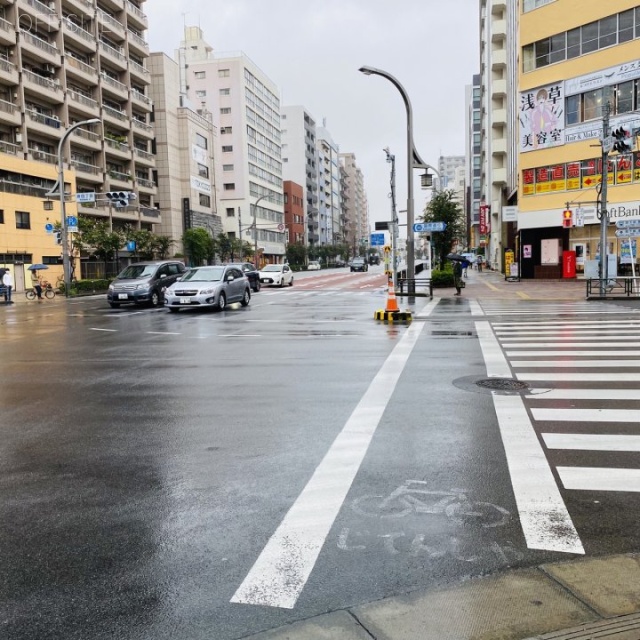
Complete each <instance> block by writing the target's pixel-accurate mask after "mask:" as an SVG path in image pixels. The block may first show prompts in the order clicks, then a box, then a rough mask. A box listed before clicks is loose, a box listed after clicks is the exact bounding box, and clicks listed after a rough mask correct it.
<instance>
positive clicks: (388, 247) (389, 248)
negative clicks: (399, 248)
mask: <svg viewBox="0 0 640 640" xmlns="http://www.w3.org/2000/svg"><path fill="white" fill-rule="evenodd" d="M390 251H391V247H390V246H389V245H385V247H384V252H385V253H390Z"/></svg>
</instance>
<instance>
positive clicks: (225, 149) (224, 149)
mask: <svg viewBox="0 0 640 640" xmlns="http://www.w3.org/2000/svg"><path fill="white" fill-rule="evenodd" d="M232 151H233V146H232V145H226V146H223V147H222V153H231V152H232Z"/></svg>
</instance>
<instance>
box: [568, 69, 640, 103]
mask: <svg viewBox="0 0 640 640" xmlns="http://www.w3.org/2000/svg"><path fill="white" fill-rule="evenodd" d="M636 78H640V60H632V61H631V62H625V63H624V64H619V65H616V66H615V67H609V68H608V69H601V70H600V71H596V72H594V73H587V74H585V75H583V76H578V77H577V78H571V80H565V81H564V93H565V95H566V96H574V95H576V94H579V93H584V92H585V91H592V90H593V89H600V88H602V87H607V86H609V85H612V84H618V83H620V82H626V81H627V80H635V79H636Z"/></svg>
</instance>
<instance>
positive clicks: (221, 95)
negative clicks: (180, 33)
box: [177, 27, 285, 262]
mask: <svg viewBox="0 0 640 640" xmlns="http://www.w3.org/2000/svg"><path fill="white" fill-rule="evenodd" d="M184 33H185V37H184V40H183V41H182V43H181V45H180V50H179V51H178V53H177V59H178V61H179V64H180V65H181V68H182V69H183V73H184V83H185V84H184V89H185V92H186V94H187V96H188V97H189V100H190V101H191V102H192V103H193V104H194V105H196V107H198V105H199V109H206V110H207V111H208V112H210V113H211V114H212V117H213V123H214V124H215V125H216V127H217V129H218V149H216V152H215V154H214V155H215V156H216V168H217V171H218V178H217V181H218V184H219V185H220V191H219V201H218V208H219V212H220V216H221V218H222V224H223V227H224V230H225V232H226V233H227V234H228V235H229V236H230V237H241V238H242V239H243V240H247V241H249V242H252V243H253V242H254V241H255V236H254V233H255V231H256V230H257V234H258V237H257V244H258V251H259V253H260V254H261V261H262V262H282V261H283V260H284V257H285V225H284V193H283V187H282V152H281V127H280V112H281V107H280V96H279V90H278V87H277V86H276V85H275V83H274V82H273V81H272V80H270V79H269V77H268V76H267V75H266V74H265V73H264V72H263V71H262V70H261V69H260V68H259V67H258V66H257V65H256V64H255V63H254V62H253V61H252V60H250V59H249V58H248V57H247V56H246V55H245V54H244V53H242V52H234V53H214V51H213V48H212V47H211V46H210V45H209V44H208V43H207V42H206V41H205V40H204V38H203V34H202V30H201V29H200V28H199V27H185V30H184ZM254 218H255V226H254Z"/></svg>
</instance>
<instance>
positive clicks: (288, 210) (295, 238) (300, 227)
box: [283, 180, 305, 245]
mask: <svg viewBox="0 0 640 640" xmlns="http://www.w3.org/2000/svg"><path fill="white" fill-rule="evenodd" d="M283 187H284V223H285V226H286V234H287V244H289V243H291V244H299V245H304V232H305V224H304V187H303V186H302V185H301V184H297V183H295V182H293V181H292V180H285V181H284V183H283Z"/></svg>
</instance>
